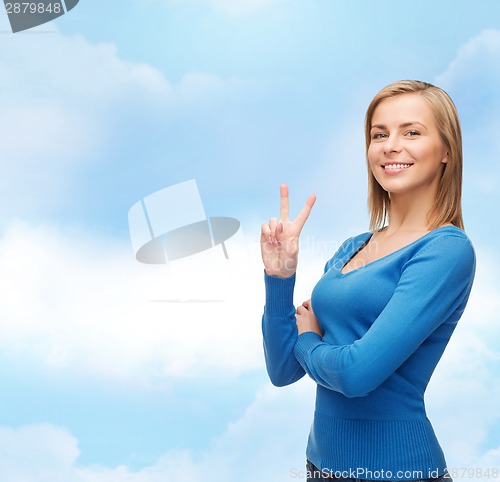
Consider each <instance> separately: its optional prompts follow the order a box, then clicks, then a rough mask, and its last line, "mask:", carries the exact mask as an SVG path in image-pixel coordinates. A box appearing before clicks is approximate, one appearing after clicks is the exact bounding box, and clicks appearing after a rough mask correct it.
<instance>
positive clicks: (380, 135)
mask: <svg viewBox="0 0 500 482" xmlns="http://www.w3.org/2000/svg"><path fill="white" fill-rule="evenodd" d="M386 137H387V134H384V133H383V132H376V133H375V134H373V136H372V139H385V138H386Z"/></svg>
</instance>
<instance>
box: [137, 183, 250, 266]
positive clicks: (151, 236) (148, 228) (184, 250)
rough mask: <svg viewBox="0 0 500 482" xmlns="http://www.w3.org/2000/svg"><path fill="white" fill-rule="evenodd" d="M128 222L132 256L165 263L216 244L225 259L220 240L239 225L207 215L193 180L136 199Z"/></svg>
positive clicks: (222, 242) (141, 259) (225, 218)
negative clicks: (138, 199) (219, 246)
mask: <svg viewBox="0 0 500 482" xmlns="http://www.w3.org/2000/svg"><path fill="white" fill-rule="evenodd" d="M128 223H129V230H130V238H131V241H132V246H133V249H134V253H135V257H136V259H137V261H140V262H141V263H148V264H164V263H168V262H169V261H173V260H176V259H180V258H184V257H186V256H191V255H193V254H196V253H199V252H200V251H204V250H206V249H210V248H212V247H214V246H216V245H218V244H220V245H221V247H222V250H223V252H224V256H225V257H226V259H227V258H229V256H228V254H227V250H226V246H225V245H224V241H226V240H227V239H229V238H230V237H231V236H233V235H234V234H235V233H236V232H237V231H238V229H239V227H240V222H239V221H238V220H237V219H234V218H228V217H210V218H207V216H206V214H205V209H204V208H203V203H202V201H201V197H200V193H199V191H198V186H197V185H196V181H195V180H194V179H191V180H189V181H185V182H181V183H179V184H175V185H173V186H169V187H166V188H165V189H162V190H160V191H157V192H155V193H153V194H150V195H149V196H146V197H145V198H144V199H141V200H140V201H138V202H136V203H135V204H134V205H133V206H132V207H131V208H130V210H129V212H128Z"/></svg>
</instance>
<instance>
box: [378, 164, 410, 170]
mask: <svg viewBox="0 0 500 482" xmlns="http://www.w3.org/2000/svg"><path fill="white" fill-rule="evenodd" d="M410 166H411V164H387V166H384V169H406V168H407V167H410Z"/></svg>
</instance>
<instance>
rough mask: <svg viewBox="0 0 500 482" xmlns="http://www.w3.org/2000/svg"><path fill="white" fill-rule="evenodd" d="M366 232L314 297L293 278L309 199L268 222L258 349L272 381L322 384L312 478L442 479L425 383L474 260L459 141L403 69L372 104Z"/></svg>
mask: <svg viewBox="0 0 500 482" xmlns="http://www.w3.org/2000/svg"><path fill="white" fill-rule="evenodd" d="M365 134H366V153H367V166H368V178H369V189H368V204H369V209H370V216H371V225H370V231H368V232H366V233H362V234H359V235H357V236H355V237H352V238H350V239H348V240H347V241H345V242H344V243H343V244H342V245H341V246H340V248H339V249H338V251H337V252H336V253H335V254H334V256H333V257H332V258H331V259H330V260H329V261H328V262H327V263H326V266H325V270H324V274H323V276H322V277H321V278H320V280H319V281H318V283H317V285H316V286H315V288H314V290H313V292H312V295H311V299H310V300H308V301H305V302H304V303H303V304H302V305H300V306H299V307H298V308H295V307H294V305H293V290H294V282H295V276H296V269H297V260H298V244H299V243H298V240H299V235H300V232H301V230H302V228H303V226H304V223H305V222H306V220H307V218H308V216H309V214H310V212H311V209H312V207H313V205H314V202H315V196H314V195H312V196H310V197H309V199H308V200H307V202H306V205H305V206H304V208H303V209H302V211H301V212H300V213H299V215H298V216H297V218H296V219H295V220H293V221H292V220H290V219H289V217H288V189H287V186H286V185H282V186H281V188H280V190H281V207H280V219H279V220H278V219H277V218H271V219H270V221H269V223H265V224H263V225H262V233H261V250H262V258H263V261H264V267H265V285H266V304H265V309H264V315H263V319H262V329H263V335H264V352H265V358H266V365H267V369H268V373H269V376H270V379H271V381H272V382H273V383H274V384H275V385H277V386H284V385H288V384H291V383H294V382H295V381H297V380H299V379H300V378H302V377H303V376H304V375H305V374H307V375H309V376H310V377H311V378H312V379H313V380H314V381H315V382H316V384H317V394H316V407H315V413H314V420H313V424H312V428H311V432H310V436H309V441H308V445H307V469H308V470H307V478H308V480H311V481H312V480H330V479H331V478H337V479H344V480H357V481H364V480H398V481H402V480H405V481H406V480H440V479H444V478H447V479H448V480H450V479H449V475H448V473H447V469H446V461H445V457H444V455H443V452H442V450H441V447H440V445H439V442H438V440H437V438H436V436H435V433H434V431H433V428H432V426H431V423H430V422H429V420H428V418H427V416H426V410H425V404H424V392H425V389H426V386H427V384H428V382H429V379H430V377H431V375H432V372H433V371H434V369H435V367H436V365H437V363H438V361H439V359H440V358H441V355H442V354H443V351H444V349H445V347H446V345H447V343H448V341H449V339H450V336H451V334H452V333H453V330H454V328H455V326H456V324H457V322H458V320H459V319H460V317H461V315H462V313H463V311H464V308H465V306H466V304H467V300H468V297H469V293H470V290H471V287H472V282H473V278H474V271H475V254H474V249H473V247H472V244H471V242H470V240H469V239H468V237H467V236H466V234H465V233H464V231H463V221H462V209H461V190H462V140H461V130H460V123H459V119H458V115H457V111H456V108H455V106H454V104H453V102H452V100H451V99H450V97H449V96H448V95H447V94H446V93H445V92H444V91H443V90H441V89H439V88H438V87H435V86H433V85H431V84H428V83H425V82H420V81H400V82H396V83H394V84H391V85H389V86H387V87H385V88H384V89H382V90H381V91H380V92H379V93H378V94H377V95H376V96H375V98H374V99H373V101H372V102H371V104H370V106H369V107H368V110H367V114H366V126H365Z"/></svg>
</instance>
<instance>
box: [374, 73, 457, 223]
mask: <svg viewBox="0 0 500 482" xmlns="http://www.w3.org/2000/svg"><path fill="white" fill-rule="evenodd" d="M404 94H418V95H421V96H422V98H423V99H425V100H426V101H427V103H428V104H429V106H430V108H431V110H432V112H433V114H434V117H435V121H436V126H437V128H438V130H439V133H440V135H441V139H442V141H443V143H444V145H445V146H446V149H447V151H448V162H446V163H445V164H443V166H444V169H443V173H442V175H441V179H440V181H439V186H438V191H437V196H436V199H435V201H434V206H433V208H432V210H431V212H430V213H429V217H428V229H430V230H432V229H435V228H437V227H439V226H442V225H443V224H453V225H455V226H457V227H459V228H461V229H463V227H464V225H463V219H462V164H463V160H462V131H461V128H460V120H459V118H458V113H457V108H456V107H455V104H454V103H453V101H452V100H451V98H450V96H449V95H448V94H447V93H446V92H445V91H444V90H442V89H440V88H439V87H436V86H435V85H432V84H429V83H427V82H421V81H418V80H401V81H398V82H394V83H393V84H390V85H388V86H386V87H384V88H383V89H382V90H381V91H380V92H379V93H378V94H377V95H376V96H375V97H374V98H373V100H372V101H371V103H370V105H369V106H368V109H367V111H366V118H365V138H366V153H367V156H366V157H367V161H368V148H369V146H370V142H371V136H370V131H371V128H372V118H373V114H374V112H375V109H376V108H377V107H378V105H379V104H380V103H381V102H382V101H384V100H385V99H389V98H391V97H396V96H398V95H404ZM390 205H391V200H390V196H389V193H388V192H387V191H385V190H384V189H383V188H382V186H381V185H380V184H379V183H378V182H377V180H376V179H375V177H374V176H373V174H372V172H371V169H370V166H369V165H368V210H369V212H370V229H372V230H374V231H375V230H378V229H381V228H382V227H384V226H385V224H386V223H387V221H388V218H389V214H390Z"/></svg>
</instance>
